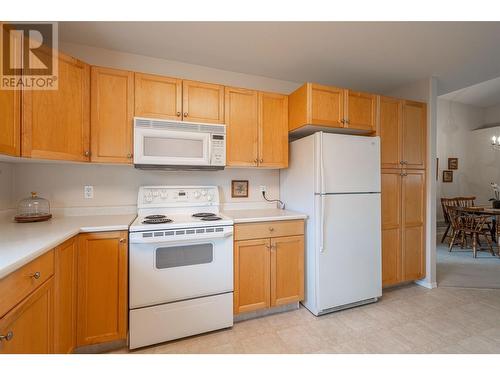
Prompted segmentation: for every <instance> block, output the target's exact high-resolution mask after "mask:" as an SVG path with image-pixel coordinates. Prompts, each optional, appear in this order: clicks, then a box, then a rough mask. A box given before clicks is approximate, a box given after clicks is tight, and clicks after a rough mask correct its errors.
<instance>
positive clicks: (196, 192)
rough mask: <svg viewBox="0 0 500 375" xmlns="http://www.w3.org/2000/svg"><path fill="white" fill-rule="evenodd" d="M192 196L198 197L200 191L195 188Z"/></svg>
mask: <svg viewBox="0 0 500 375" xmlns="http://www.w3.org/2000/svg"><path fill="white" fill-rule="evenodd" d="M194 197H195V198H196V199H198V198H199V197H200V192H199V191H198V190H196V191H195V192H194Z"/></svg>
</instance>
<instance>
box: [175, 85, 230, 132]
mask: <svg viewBox="0 0 500 375" xmlns="http://www.w3.org/2000/svg"><path fill="white" fill-rule="evenodd" d="M182 111H183V114H182V116H183V120H184V121H191V122H209V123H215V124H223V123H224V86H221V85H214V84H212V83H204V82H196V81H182Z"/></svg>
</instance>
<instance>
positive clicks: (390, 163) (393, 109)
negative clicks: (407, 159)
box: [379, 96, 403, 168]
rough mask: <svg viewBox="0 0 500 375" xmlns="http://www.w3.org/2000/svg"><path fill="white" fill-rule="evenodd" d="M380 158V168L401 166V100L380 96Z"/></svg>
mask: <svg viewBox="0 0 500 375" xmlns="http://www.w3.org/2000/svg"><path fill="white" fill-rule="evenodd" d="M379 111H380V118H379V135H380V153H381V155H380V158H381V163H382V168H400V167H401V166H402V160H403V159H402V158H403V156H402V139H403V138H402V111H403V105H402V101H401V100H399V99H394V98H388V97H384V96H382V97H380V110H379Z"/></svg>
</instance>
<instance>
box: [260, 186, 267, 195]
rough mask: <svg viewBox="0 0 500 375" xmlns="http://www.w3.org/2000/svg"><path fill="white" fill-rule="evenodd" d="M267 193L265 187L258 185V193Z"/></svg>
mask: <svg viewBox="0 0 500 375" xmlns="http://www.w3.org/2000/svg"><path fill="white" fill-rule="evenodd" d="M266 191H267V186H266V185H260V192H261V193H265V192H266Z"/></svg>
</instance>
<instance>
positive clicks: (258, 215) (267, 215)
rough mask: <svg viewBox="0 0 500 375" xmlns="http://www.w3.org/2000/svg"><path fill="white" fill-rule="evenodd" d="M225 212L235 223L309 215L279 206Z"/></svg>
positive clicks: (288, 218)
mask: <svg viewBox="0 0 500 375" xmlns="http://www.w3.org/2000/svg"><path fill="white" fill-rule="evenodd" d="M223 214H224V215H226V216H228V217H230V218H232V219H233V221H234V223H235V224H238V223H255V222H259V221H276V220H300V219H307V215H305V214H301V213H300V212H295V211H289V210H280V209H277V208H271V209H259V210H226V211H223Z"/></svg>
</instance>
